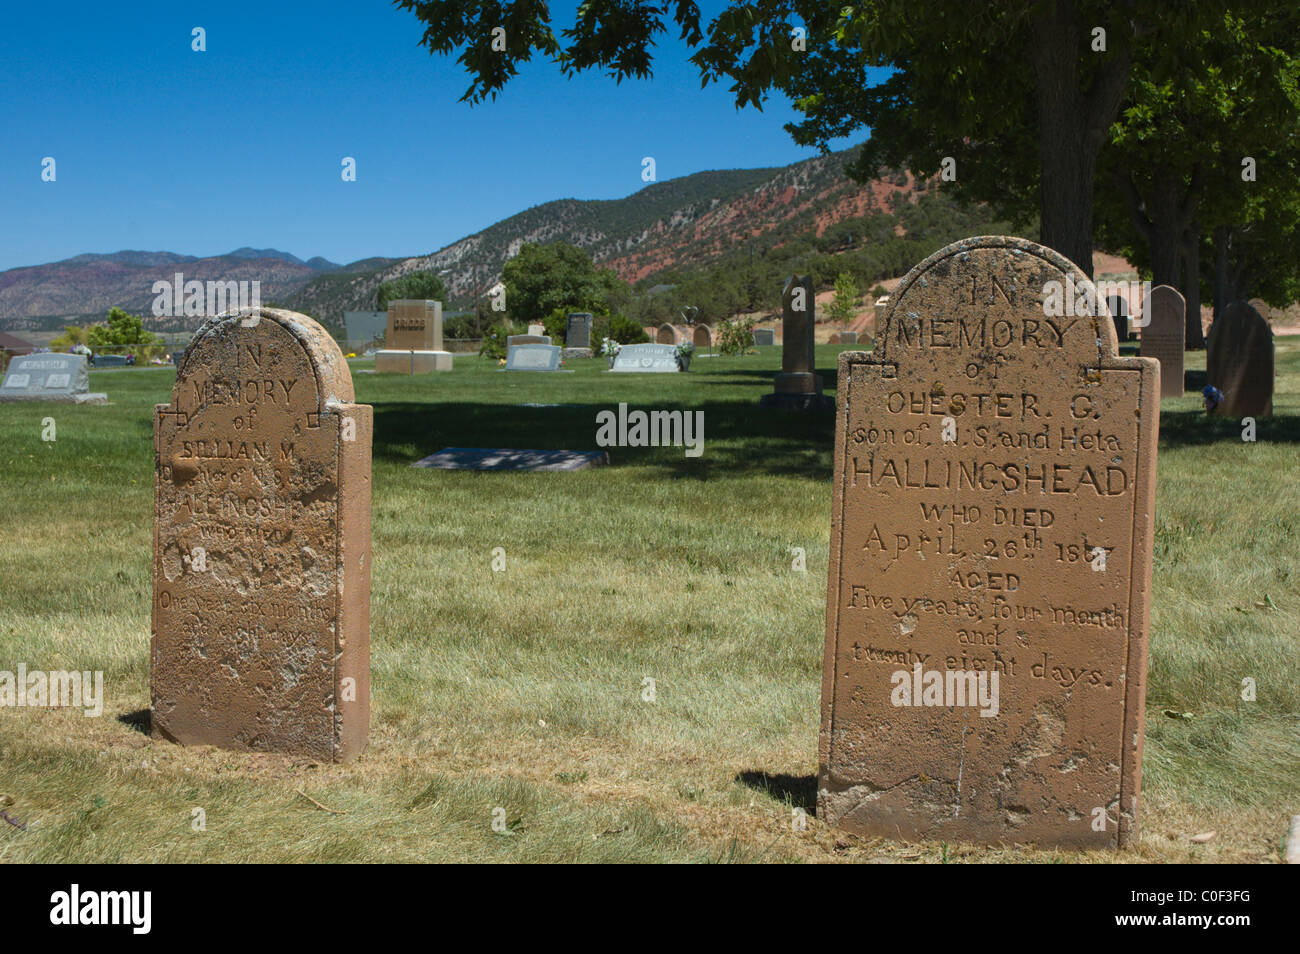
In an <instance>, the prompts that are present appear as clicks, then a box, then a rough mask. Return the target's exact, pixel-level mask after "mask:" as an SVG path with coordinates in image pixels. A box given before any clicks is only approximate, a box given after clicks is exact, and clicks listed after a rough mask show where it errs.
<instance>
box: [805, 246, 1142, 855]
mask: <svg viewBox="0 0 1300 954" xmlns="http://www.w3.org/2000/svg"><path fill="white" fill-rule="evenodd" d="M1067 277H1069V278H1072V279H1073V281H1074V283H1075V284H1076V285H1078V286H1080V287H1083V286H1085V285H1086V286H1087V288H1089V289H1091V287H1092V286H1091V284H1090V283H1088V280H1087V278H1086V276H1084V275H1083V274H1082V273H1081V272H1080V271H1079V270H1078V269H1077V268H1076V267H1075V266H1074V265H1073V264H1071V263H1070V262H1069V261H1068V260H1066V259H1065V258H1064V257H1062V256H1061V255H1059V254H1058V253H1056V252H1054V251H1052V250H1050V249H1047V248H1044V247H1042V246H1039V245H1035V244H1034V243H1031V242H1026V241H1023V240H1020V239H1015V238H1008V237H1002V236H984V237H979V238H973V239H967V240H965V241H962V242H958V243H956V244H954V245H950V246H948V247H947V248H944V249H942V250H940V251H938V252H936V253H935V254H934V255H932V256H930V257H929V258H928V259H926V260H925V261H924V262H922V263H921V264H919V265H918V266H916V267H915V268H914V269H913V270H912V271H911V272H910V273H909V274H908V275H907V277H906V278H904V280H903V282H902V284H901V285H900V286H899V288H898V290H897V291H896V293H895V294H894V295H893V296H892V297H891V300H890V306H889V310H888V312H887V314H886V316H885V320H884V322H883V323H882V325H881V326H880V328H879V329H878V337H877V339H876V349H875V351H873V352H871V353H867V352H844V353H842V354H841V355H840V360H839V391H838V399H837V405H838V409H837V414H838V417H837V428H836V447H835V485H834V505H833V509H832V529H831V560H830V570H829V583H828V588H827V623H826V652H825V668H824V676H823V685H822V730H821V743H820V751H819V762H820V781H819V793H818V804H819V809H818V813H819V816H820V817H822V818H824V819H826V820H827V821H828V822H830V823H831V824H833V825H836V826H839V827H842V828H845V829H849V830H852V831H857V832H860V833H864V834H871V835H879V836H886V837H892V838H901V839H954V840H964V841H973V842H982V843H1009V842H1037V843H1039V844H1044V845H1065V846H1094V847H1098V846H1118V845H1125V844H1128V843H1130V842H1131V841H1132V840H1133V838H1134V835H1135V832H1136V825H1137V807H1138V794H1139V788H1140V779H1141V769H1140V766H1141V754H1142V736H1143V713H1144V708H1143V704H1144V703H1143V700H1144V687H1145V677H1146V647H1147V614H1148V603H1149V585H1150V575H1151V546H1152V526H1153V524H1152V514H1153V502H1154V492H1155V460H1156V429H1157V425H1158V413H1157V411H1158V406H1159V405H1158V399H1157V389H1158V386H1159V385H1158V381H1157V378H1158V374H1159V371H1158V368H1157V365H1156V363H1155V362H1154V361H1152V360H1150V359H1147V358H1119V357H1117V341H1116V335H1115V326H1114V324H1113V323H1112V322H1111V321H1110V319H1109V318H1108V317H1106V311H1105V305H1104V303H1103V304H1102V305H1101V306H1099V307H1097V308H1095V309H1094V310H1093V311H1090V312H1089V314H1087V315H1086V316H1084V315H1072V316H1068V317H1066V316H1058V315H1055V314H1053V313H1052V312H1053V310H1052V309H1051V308H1050V307H1048V305H1047V304H1046V299H1047V297H1048V295H1049V293H1050V292H1049V289H1050V287H1051V283H1053V282H1055V283H1057V288H1059V287H1060V286H1061V285H1063V284H1064V283H1065V281H1066V279H1067ZM1094 294H1095V292H1094ZM1098 316H1100V317H1098Z"/></svg>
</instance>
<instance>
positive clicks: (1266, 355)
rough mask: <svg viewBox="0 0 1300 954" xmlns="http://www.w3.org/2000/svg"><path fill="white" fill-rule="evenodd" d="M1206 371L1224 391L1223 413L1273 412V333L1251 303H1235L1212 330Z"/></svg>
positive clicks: (1253, 414) (1256, 414) (1261, 414)
mask: <svg viewBox="0 0 1300 954" xmlns="http://www.w3.org/2000/svg"><path fill="white" fill-rule="evenodd" d="M1205 372H1206V377H1207V378H1208V380H1209V383H1210V384H1212V385H1214V386H1215V387H1216V388H1218V389H1219V390H1220V391H1222V392H1223V401H1222V403H1220V404H1219V406H1218V408H1217V409H1216V410H1217V412H1218V413H1219V414H1223V415H1225V416H1227V417H1267V416H1269V415H1270V414H1272V413H1273V375H1274V365H1273V331H1272V329H1271V328H1269V326H1268V322H1267V321H1265V320H1264V318H1263V316H1262V315H1260V313H1259V312H1258V311H1256V310H1255V309H1254V307H1253V306H1252V305H1251V304H1250V303H1249V302H1244V301H1234V302H1233V303H1232V304H1231V305H1229V306H1228V308H1227V310H1226V311H1225V312H1224V314H1223V316H1222V317H1221V318H1219V319H1218V320H1217V321H1216V322H1215V323H1214V326H1213V327H1212V328H1211V329H1210V340H1209V342H1207V344H1206V356H1205Z"/></svg>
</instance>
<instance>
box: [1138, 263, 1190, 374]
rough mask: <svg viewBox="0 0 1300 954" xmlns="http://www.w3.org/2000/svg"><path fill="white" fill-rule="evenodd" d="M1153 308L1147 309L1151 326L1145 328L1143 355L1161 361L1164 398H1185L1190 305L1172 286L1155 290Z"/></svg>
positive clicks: (1143, 332)
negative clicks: (1185, 338) (1184, 350)
mask: <svg viewBox="0 0 1300 954" xmlns="http://www.w3.org/2000/svg"><path fill="white" fill-rule="evenodd" d="M1150 295H1151V307H1150V308H1148V309H1144V310H1145V311H1147V313H1148V314H1150V316H1151V323H1150V324H1148V325H1147V326H1146V327H1145V328H1143V329H1142V343H1141V345H1140V347H1139V349H1138V350H1139V353H1140V354H1141V355H1142V357H1144V358H1155V359H1156V360H1157V361H1159V362H1160V396H1161V397H1162V398H1169V397H1182V396H1183V343H1184V334H1185V330H1186V329H1185V319H1184V315H1185V313H1186V310H1187V304H1186V302H1185V301H1184V300H1183V296H1182V293H1181V292H1179V291H1178V289H1176V288H1171V287H1170V286H1168V285H1157V286H1156V287H1155V288H1153V289H1151V291H1150Z"/></svg>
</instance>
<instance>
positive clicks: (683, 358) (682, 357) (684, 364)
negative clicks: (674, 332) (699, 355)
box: [677, 341, 695, 371]
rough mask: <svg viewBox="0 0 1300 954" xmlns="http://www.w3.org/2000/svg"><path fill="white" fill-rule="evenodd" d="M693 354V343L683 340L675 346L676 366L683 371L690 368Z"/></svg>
mask: <svg viewBox="0 0 1300 954" xmlns="http://www.w3.org/2000/svg"><path fill="white" fill-rule="evenodd" d="M694 354H695V345H693V344H691V343H690V342H689V341H683V342H682V343H681V344H679V345H678V346H677V367H679V368H681V369H682V370H683V371H689V370H691V356H692V355H694Z"/></svg>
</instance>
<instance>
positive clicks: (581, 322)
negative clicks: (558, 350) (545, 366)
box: [564, 311, 592, 348]
mask: <svg viewBox="0 0 1300 954" xmlns="http://www.w3.org/2000/svg"><path fill="white" fill-rule="evenodd" d="M591 322H592V314H591V312H588V311H575V312H571V313H570V314H569V316H568V323H567V325H566V326H565V329H564V346H565V347H566V348H590V347H591Z"/></svg>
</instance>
